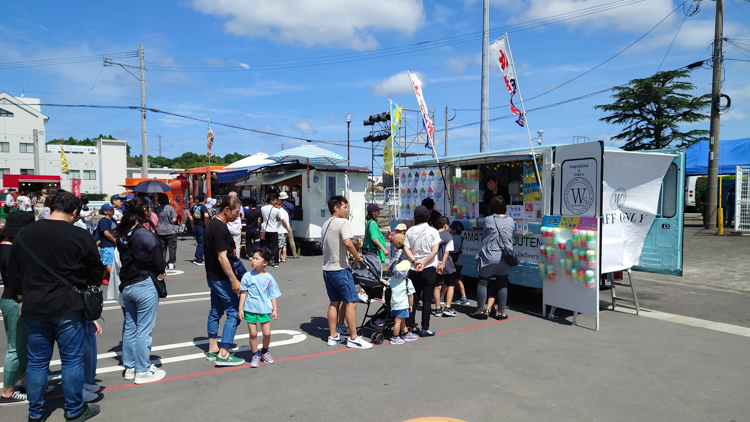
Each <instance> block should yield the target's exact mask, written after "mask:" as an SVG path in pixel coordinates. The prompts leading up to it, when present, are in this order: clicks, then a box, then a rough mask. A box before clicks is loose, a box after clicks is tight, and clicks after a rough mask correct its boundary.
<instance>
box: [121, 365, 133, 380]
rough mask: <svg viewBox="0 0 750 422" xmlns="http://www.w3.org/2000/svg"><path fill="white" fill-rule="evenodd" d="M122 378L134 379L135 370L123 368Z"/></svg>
mask: <svg viewBox="0 0 750 422" xmlns="http://www.w3.org/2000/svg"><path fill="white" fill-rule="evenodd" d="M122 377H123V378H125V379H126V380H132V379H135V368H125V370H124V371H122Z"/></svg>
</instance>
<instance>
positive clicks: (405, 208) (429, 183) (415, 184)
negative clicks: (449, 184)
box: [398, 167, 445, 220]
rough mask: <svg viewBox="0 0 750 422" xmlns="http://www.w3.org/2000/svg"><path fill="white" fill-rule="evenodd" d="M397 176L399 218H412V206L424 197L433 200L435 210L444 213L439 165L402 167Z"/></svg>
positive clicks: (443, 187) (415, 205) (441, 174)
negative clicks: (413, 167) (412, 167)
mask: <svg viewBox="0 0 750 422" xmlns="http://www.w3.org/2000/svg"><path fill="white" fill-rule="evenodd" d="M398 176H399V189H400V191H399V205H398V208H399V210H398V211H399V212H398V218H399V219H400V220H412V219H414V208H416V207H417V206H419V205H422V201H424V200H425V199H426V198H432V200H433V201H435V210H437V211H438V212H439V213H440V214H442V215H445V201H444V195H445V182H444V181H443V172H442V171H441V170H440V168H439V167H421V168H415V169H410V168H408V167H402V168H400V169H399V172H398Z"/></svg>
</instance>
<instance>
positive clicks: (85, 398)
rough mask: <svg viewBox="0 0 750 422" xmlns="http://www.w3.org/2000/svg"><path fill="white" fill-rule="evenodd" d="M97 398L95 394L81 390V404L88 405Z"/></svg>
mask: <svg viewBox="0 0 750 422" xmlns="http://www.w3.org/2000/svg"><path fill="white" fill-rule="evenodd" d="M98 398H99V395H98V394H96V393H92V392H91V391H88V390H86V389H84V390H83V402H84V403H88V402H92V401H94V400H96V399H98Z"/></svg>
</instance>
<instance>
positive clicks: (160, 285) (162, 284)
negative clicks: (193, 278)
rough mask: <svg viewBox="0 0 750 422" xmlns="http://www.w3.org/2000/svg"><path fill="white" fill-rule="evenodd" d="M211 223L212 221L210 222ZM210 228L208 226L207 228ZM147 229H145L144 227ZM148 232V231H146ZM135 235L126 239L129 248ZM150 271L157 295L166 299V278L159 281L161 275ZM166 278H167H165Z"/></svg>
mask: <svg viewBox="0 0 750 422" xmlns="http://www.w3.org/2000/svg"><path fill="white" fill-rule="evenodd" d="M209 223H210V221H209ZM206 227H208V226H206ZM144 228H145V227H144ZM146 230H148V229H146ZM133 233H135V231H132V232H130V233H129V234H128V235H127V236H126V238H127V247H128V248H130V247H132V244H133V243H132V242H131V241H130V238H131V237H132V235H133ZM146 271H148V274H149V276H150V277H151V281H152V282H153V283H154V288H156V293H158V294H159V299H164V298H166V297H167V280H166V279H165V278H162V279H161V280H159V274H157V273H156V272H155V271H151V270H148V269H147V270H146ZM165 277H166V276H165Z"/></svg>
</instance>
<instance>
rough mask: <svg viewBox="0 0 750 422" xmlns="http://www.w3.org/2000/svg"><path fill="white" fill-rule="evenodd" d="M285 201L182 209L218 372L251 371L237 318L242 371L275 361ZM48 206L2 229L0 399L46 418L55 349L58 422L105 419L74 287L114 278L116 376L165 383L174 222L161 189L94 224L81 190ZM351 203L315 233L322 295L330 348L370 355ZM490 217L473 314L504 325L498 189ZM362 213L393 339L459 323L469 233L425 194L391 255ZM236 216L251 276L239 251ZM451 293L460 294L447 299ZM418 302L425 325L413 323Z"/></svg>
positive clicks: (508, 240) (115, 202) (94, 328)
mask: <svg viewBox="0 0 750 422" xmlns="http://www.w3.org/2000/svg"><path fill="white" fill-rule="evenodd" d="M284 196H286V195H285V193H284V192H282V194H281V195H278V196H277V195H274V194H271V195H269V196H268V197H267V198H266V200H265V205H264V206H262V207H260V208H259V207H258V206H257V204H256V203H255V201H254V199H250V200H249V201H248V202H247V203H246V205H247V206H246V207H243V206H242V203H241V202H240V200H239V198H238V197H237V195H236V194H233V195H232V194H230V195H227V196H226V197H224V198H223V199H222V200H221V202H220V203H218V204H217V205H216V207H214V206H213V205H214V204H211V203H209V206H210V208H209V206H207V205H206V204H207V202H206V198H205V196H202V195H198V198H197V199H198V203H197V205H195V206H194V207H193V208H192V209H191V210H190V213H189V215H190V219H191V221H192V224H193V230H194V233H195V239H196V252H195V260H194V261H193V262H194V263H196V264H198V265H203V266H204V267H205V272H206V280H207V284H208V287H209V289H210V309H209V312H208V315H207V325H206V331H207V336H208V339H209V348H208V351H207V352H206V359H207V360H209V361H212V362H214V364H215V365H216V366H228V367H231V366H240V365H243V364H245V360H244V359H242V358H240V357H237V356H235V355H234V354H233V353H231V347H232V345H233V343H234V337H235V334H236V330H237V326H238V325H239V324H240V321H245V322H246V323H247V324H248V330H249V332H250V336H249V343H250V348H251V351H252V358H251V360H250V362H249V366H250V367H252V368H257V367H258V366H259V365H260V363H261V362H264V363H266V364H272V363H273V362H274V361H273V358H272V357H271V354H270V351H269V346H270V340H271V328H270V323H271V321H272V320H276V319H277V318H278V315H279V310H278V303H277V299H278V298H279V297H280V296H281V291H280V289H279V286H278V284H277V283H276V280H275V279H274V277H273V276H272V275H271V274H270V273H268V272H267V271H266V268H267V267H269V266H270V267H274V268H275V267H278V266H279V264H280V263H283V262H285V261H286V259H287V252H289V254H290V255H291V256H296V250H295V249H296V248H295V246H294V244H293V243H292V242H293V234H292V230H291V225H290V223H289V222H290V217H291V216H293V212H294V207H293V205H292V206H291V210H290V209H289V207H288V206H287V205H286V202H287V201H286V199H287V198H285V197H284ZM16 200H18V199H17V198H16ZM154 200H155V201H156V202H157V203H158V206H156V207H154V205H153V202H154ZM44 201H45V203H46V205H47V207H46V208H48V209H49V211H48V215H47V216H46V217H44V218H41V216H42V215H43V214H44V209H42V210H41V211H40V212H39V213H38V214H37V215H36V216H35V213H34V212H32V211H33V210H30V211H25V210H19V211H13V212H11V213H10V214H9V215H8V216H7V219H6V225H5V226H4V228H3V229H2V230H1V231H0V274H1V275H2V280H3V284H4V286H5V289H4V290H3V295H2V299H1V300H0V305H1V307H2V313H3V323H4V327H5V332H6V336H7V342H8V343H7V344H8V347H7V352H6V359H5V366H4V374H3V376H4V379H3V390H2V396H0V405H8V404H19V403H26V402H28V404H29V420H31V421H41V420H46V418H47V417H48V415H49V413H48V412H47V409H46V403H45V394H46V393H47V392H49V391H50V390H51V387H50V386H48V383H47V376H48V371H49V365H50V360H51V358H52V349H53V347H54V345H55V344H57V347H58V350H59V354H60V360H61V364H62V371H61V375H62V390H63V395H64V398H65V404H64V411H65V418H66V420H74V421H83V420H88V419H90V418H92V417H94V416H95V415H97V414H98V413H99V412H100V409H99V407H98V405H96V404H90V402H92V401H94V400H96V399H97V398H98V397H99V395H98V394H96V393H97V392H98V391H99V390H100V387H99V386H98V385H97V381H96V363H97V346H96V334H99V333H101V332H102V327H101V325H100V324H99V323H98V322H97V321H96V320H89V319H95V318H87V317H86V315H88V314H87V313H86V312H84V308H85V304H84V299H83V298H82V296H81V293H80V292H82V291H85V290H87V289H92V290H93V291H97V289H99V287H100V286H101V285H102V284H109V288H108V289H107V295H108V298H109V299H114V300H117V302H118V304H119V305H120V307H121V308H122V312H123V316H124V322H123V326H122V364H123V367H124V370H123V373H122V376H123V378H124V379H125V380H132V381H133V382H134V383H135V384H146V383H151V382H155V381H159V380H162V379H164V378H165V376H166V372H165V371H164V370H163V369H162V368H159V367H156V366H155V365H153V364H152V363H151V361H150V351H151V343H152V332H153V329H154V326H155V324H156V318H157V313H158V306H159V299H160V298H164V297H166V296H167V291H166V283H165V281H164V280H165V276H166V274H167V270H168V269H170V268H174V266H175V250H176V246H175V236H176V231H175V224H176V223H177V222H178V218H177V214H176V212H175V210H174V208H173V207H172V206H171V205H169V199H168V197H167V196H166V195H164V194H160V195H157V196H156V197H154V198H153V199H152V198H149V197H147V196H146V195H143V194H136V195H133V196H130V197H123V196H120V195H114V196H112V198H111V200H110V204H106V205H104V206H103V207H102V208H101V212H102V214H103V216H102V218H101V220H99V222H98V223H97V224H96V225H95V226H94V227H93V228H92V227H91V224H90V223H87V222H86V219H85V217H82V213H84V212H89V211H84V207H85V204H84V202H83V201H81V199H79V198H78V197H76V196H75V195H73V194H71V193H69V192H64V191H61V192H59V193H57V194H55V195H54V196H47V197H46V198H45V199H44ZM24 202H25V201H24ZM289 205H291V204H289ZM348 206H349V204H348V201H347V200H346V198H344V197H341V196H334V197H332V198H331V199H330V200H329V201H328V209H329V211H330V213H331V217H330V218H329V219H328V220H327V221H326V222H325V223H324V224H323V226H322V238H321V248H322V252H323V266H322V271H323V281H324V284H325V288H326V291H327V294H328V297H329V306H328V310H327V318H328V329H329V336H328V340H327V343H328V345H329V346H335V345H338V344H342V343H345V344H346V347H349V348H355V349H369V348H372V344H371V343H370V342H368V341H366V340H365V339H364V338H363V337H362V336H361V335H357V329H356V327H357V325H356V324H357V322H356V321H357V319H356V311H357V309H356V308H357V303H358V302H359V301H360V300H362V297H361V295H360V292H358V290H357V287H356V285H355V283H354V279H353V276H352V269H351V267H350V264H349V262H350V258H351V261H352V262H353V263H355V264H356V263H359V262H362V261H363V257H362V255H361V254H360V251H358V250H357V248H356V247H355V244H354V242H353V240H354V237H353V234H352V227H351V223H350V221H349V219H348V215H349V209H348ZM211 208H215V211H211ZM243 208H245V209H243ZM490 210H491V212H492V215H491V216H489V217H488V218H487V219H485V227H484V233H483V239H484V241H483V246H482V248H481V251H480V252H479V254H478V255H477V262H478V268H477V269H478V272H479V287H478V290H477V297H478V309H477V311H476V312H475V313H474V314H472V316H473V317H475V318H479V319H487V318H488V317H489V316H491V315H492V316H495V317H496V318H498V319H504V318H507V316H506V315H505V302H506V300H507V281H508V273H509V272H510V267H509V266H508V265H507V264H505V263H504V262H503V260H502V259H501V257H502V253H503V250H505V249H508V248H510V249H511V250H512V236H513V230H514V223H513V220H512V219H511V218H510V217H509V216H507V215H505V212H506V205H505V201H504V199H503V197H502V196H501V195H498V196H496V197H495V198H493V199H492V201H491V204H490ZM367 212H368V217H367V227H366V236H365V244H364V247H363V248H362V250H361V253H362V254H367V253H373V254H376V255H377V257H378V259H379V260H380V262H381V264H384V263H385V261H386V259H385V258H386V257H389V258H390V259H389V263H388V269H387V270H386V271H385V275H386V277H385V278H384V279H383V281H384V283H386V284H388V285H389V286H390V290H391V304H390V305H391V306H390V309H391V316H392V317H393V318H394V320H395V324H394V327H393V335H392V336H391V338H390V343H391V344H394V345H398V344H403V343H405V342H409V341H415V340H418V339H419V338H420V337H431V336H434V335H435V332H434V331H433V330H431V327H430V322H431V321H430V320H431V316H438V317H439V316H442V317H452V316H456V312H455V311H454V310H453V309H452V308H451V305H452V304H464V305H465V304H468V299H467V298H466V293H465V289H464V285H463V283H462V281H461V269H462V265H461V252H462V246H463V239H462V237H461V231H462V230H463V226H462V225H461V223H460V222H457V221H454V222H453V223H452V224H449V220H448V219H447V218H446V217H443V216H441V215H440V214H439V213H438V212H437V210H435V209H434V202H432V200H431V199H429V198H428V199H426V200H425V201H424V202H423V205H421V206H418V207H416V208H415V211H414V216H415V221H414V225H413V226H412V227H409V228H407V226H406V225H405V224H404V223H401V224H399V225H398V226H396V231H395V232H394V233H392V234H391V235H390V236H389V238H390V241H391V245H392V248H391V250H388V249H387V248H386V243H385V238H384V236H383V235H382V233H381V232H380V229H379V227H378V226H377V218H378V217H379V213H380V208H379V207H378V206H377V205H375V204H369V205H368V207H367ZM243 215H244V219H245V220H246V222H247V225H246V232H247V241H246V244H245V247H246V248H247V253H248V256H249V257H250V266H251V270H250V271H247V270H246V269H245V267H244V264H243V263H242V261H241V260H240V259H239V257H238V256H239V252H240V249H241V245H240V241H241V237H240V236H238V234H240V233H241V227H242V225H241V220H242V216H243ZM81 228H82V229H85V230H81ZM91 233H93V234H94V236H92V235H91ZM288 239H290V240H291V241H292V242H289V243H288V242H287V240H288ZM97 242H98V244H97ZM456 287H458V290H459V294H460V298H459V299H458V300H456V301H455V302H452V300H453V296H454V295H455V292H456ZM419 302H421V304H422V309H421V320H420V324H418V323H417V322H416V313H417V304H418V303H419ZM443 304H445V305H444V306H443ZM495 305H497V309H495V307H494V306H495ZM222 318H224V322H223V327H222V330H221V337H220V338H219V325H220V323H221V319H222ZM258 325H260V328H259V327H258ZM259 331H260V332H261V333H262V337H263V340H262V344H261V345H259V344H258V332H259ZM17 383H18V384H20V385H19V387H20V388H19V389H18V390H16V388H15V387H16V384H17Z"/></svg>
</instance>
